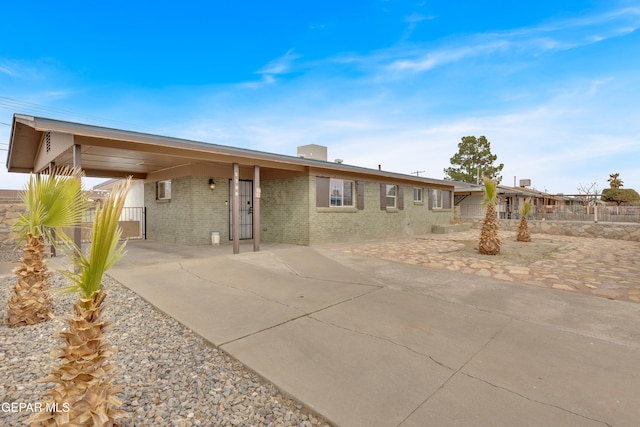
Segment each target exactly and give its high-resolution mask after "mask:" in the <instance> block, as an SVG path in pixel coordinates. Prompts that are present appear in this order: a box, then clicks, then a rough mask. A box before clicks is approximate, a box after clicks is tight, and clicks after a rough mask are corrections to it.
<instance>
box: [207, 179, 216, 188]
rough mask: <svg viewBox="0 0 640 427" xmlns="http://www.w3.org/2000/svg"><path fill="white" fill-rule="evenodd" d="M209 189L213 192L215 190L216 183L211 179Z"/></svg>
mask: <svg viewBox="0 0 640 427" xmlns="http://www.w3.org/2000/svg"><path fill="white" fill-rule="evenodd" d="M209 188H210V189H212V190H214V189H215V188H216V183H215V181H214V180H213V178H209Z"/></svg>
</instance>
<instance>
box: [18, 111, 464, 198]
mask: <svg viewBox="0 0 640 427" xmlns="http://www.w3.org/2000/svg"><path fill="white" fill-rule="evenodd" d="M52 134H53V135H59V136H60V138H61V139H60V140H59V141H60V143H59V144H58V145H57V146H56V147H55V149H52V150H51V152H49V151H48V150H49V148H50V146H51V145H52V144H47V135H49V136H50V137H49V139H52V138H53V137H52V136H51V135H52ZM74 145H75V146H80V147H81V148H80V149H81V157H82V169H83V170H84V172H85V175H86V176H93V177H105V178H121V177H125V176H128V175H131V176H133V177H134V178H138V179H153V175H154V174H156V173H161V172H162V171H167V170H170V169H173V168H181V167H185V166H190V165H194V166H196V165H201V164H212V163H213V164H219V165H225V166H228V165H230V164H232V163H238V164H240V165H243V166H260V167H262V168H266V169H267V170H278V171H285V172H286V171H289V172H291V173H298V174H300V173H302V174H306V173H310V171H314V173H328V174H330V173H334V174H340V173H342V174H358V175H360V176H362V177H363V179H366V178H367V177H368V178H370V179H377V180H379V181H384V180H390V181H405V182H407V181H410V182H414V183H415V185H418V183H420V184H422V185H427V184H431V185H436V186H447V187H451V186H453V183H452V182H451V181H445V180H439V179H431V178H424V177H417V176H413V175H406V174H399V173H394V172H387V171H380V170H376V169H369V168H363V167H358V166H353V165H347V164H341V163H333V162H326V161H320V160H314V159H305V158H300V157H295V156H288V155H282V154H274V153H268V152H263V151H257V150H250V149H245V148H237V147H231V146H225V145H218V144H211V143H206V142H200V141H192V140H187V139H181V138H174V137H168V136H160V135H153V134H147V133H141V132H134V131H128V130H121V129H112V128H106V127H101V126H94V125H88V124H82V123H73V122H68V121H62V120H56V119H50V118H44V117H34V116H28V115H21V114H14V117H13V123H12V128H11V138H10V140H9V152H8V155H7V169H8V170H9V172H22V173H38V172H44V171H46V169H47V168H48V166H49V164H50V163H52V162H53V163H55V164H56V165H70V166H71V165H73V147H74ZM45 147H46V150H45ZM56 150H57V151H56ZM45 151H46V153H45Z"/></svg>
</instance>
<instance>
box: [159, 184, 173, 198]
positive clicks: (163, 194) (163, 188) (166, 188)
mask: <svg viewBox="0 0 640 427" xmlns="http://www.w3.org/2000/svg"><path fill="white" fill-rule="evenodd" d="M156 200H171V180H168V181H158V182H157V183H156Z"/></svg>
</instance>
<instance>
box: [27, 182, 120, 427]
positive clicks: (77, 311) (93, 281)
mask: <svg viewBox="0 0 640 427" xmlns="http://www.w3.org/2000/svg"><path fill="white" fill-rule="evenodd" d="M130 185H131V180H130V179H128V180H127V181H126V182H124V183H123V184H120V185H119V186H116V188H114V190H113V191H112V192H111V194H110V195H109V196H108V197H107V198H106V199H105V200H104V203H103V205H102V207H99V208H98V209H97V210H96V214H95V220H94V223H93V232H92V243H91V247H90V249H89V256H88V258H87V256H86V255H84V254H83V253H82V252H81V251H80V249H79V248H77V247H74V246H72V245H69V248H70V249H71V252H70V257H71V259H72V264H73V265H74V267H75V268H76V270H75V271H74V272H72V271H63V272H62V273H63V274H65V275H66V276H67V277H69V278H70V279H71V281H72V285H71V286H70V287H69V288H68V291H70V292H76V293H78V297H79V299H78V301H77V302H76V303H75V304H74V306H73V317H71V318H69V319H67V328H66V330H64V331H62V332H60V334H61V335H62V339H63V345H62V346H61V347H60V349H59V350H58V354H57V357H58V358H59V359H60V360H61V364H60V366H59V367H58V368H57V369H54V370H53V371H52V372H51V375H50V376H49V377H47V378H46V379H44V381H45V382H53V383H56V385H55V387H54V388H53V389H51V390H49V391H48V392H47V393H46V394H45V397H44V399H43V400H44V401H45V402H46V404H48V405H49V406H50V407H54V406H55V405H56V404H57V407H58V408H63V405H64V404H67V405H68V409H69V410H68V411H67V412H64V411H60V412H46V411H43V412H40V413H35V414H34V415H33V416H32V417H31V418H30V419H29V420H27V422H29V423H31V424H32V425H36V426H59V425H65V426H66V425H73V426H113V425H116V424H115V421H116V420H118V419H119V418H122V417H124V416H125V414H124V412H122V411H120V410H118V409H117V408H118V407H119V406H120V405H121V404H122V403H121V402H120V401H119V400H118V399H117V398H116V397H115V395H116V394H118V393H121V392H122V387H119V386H114V385H113V384H111V379H112V377H113V376H114V373H113V372H112V371H113V363H111V362H110V361H109V357H110V356H111V355H112V354H113V349H112V347H111V344H110V343H109V342H108V341H106V339H105V332H106V331H108V330H109V328H110V325H111V324H110V322H107V321H105V320H103V319H102V310H103V302H104V300H105V298H106V297H107V292H106V291H105V289H104V286H103V285H102V278H103V275H104V273H105V272H106V271H107V270H108V269H109V268H110V267H112V266H113V265H114V264H115V263H116V261H118V259H120V257H121V256H122V255H123V253H124V252H123V250H124V246H125V243H126V242H122V243H119V240H120V236H121V234H122V231H121V229H120V227H119V225H118V220H119V218H120V214H121V212H122V208H123V206H124V200H125V198H126V195H127V192H128V191H129V187H130Z"/></svg>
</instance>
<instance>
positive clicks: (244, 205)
mask: <svg viewBox="0 0 640 427" xmlns="http://www.w3.org/2000/svg"><path fill="white" fill-rule="evenodd" d="M229 200H230V201H231V202H230V203H229V240H233V180H231V179H230V180H229ZM243 239H253V181H249V180H242V179H241V180H240V240H243Z"/></svg>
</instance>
